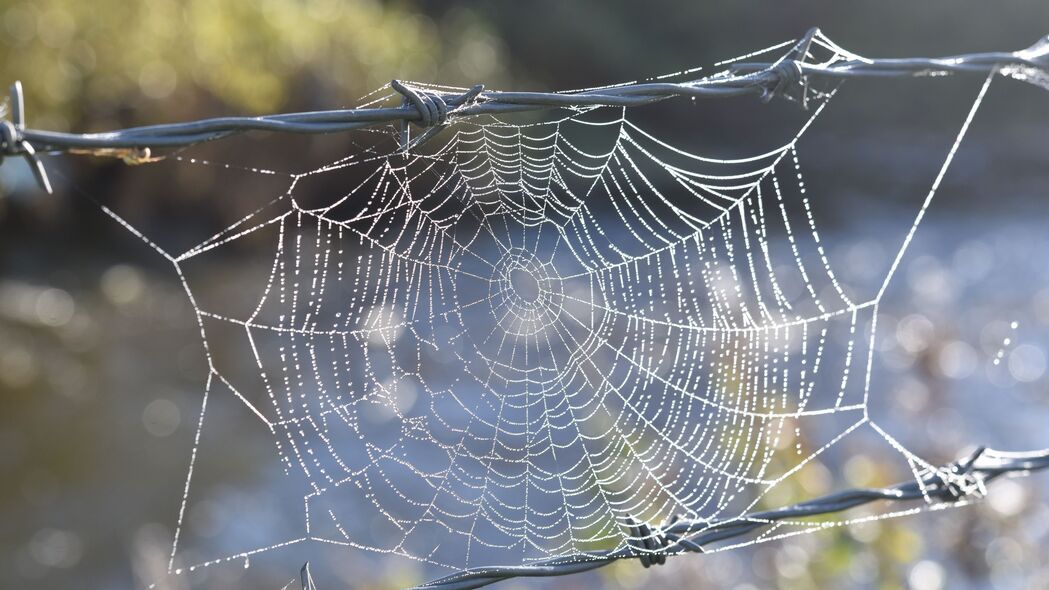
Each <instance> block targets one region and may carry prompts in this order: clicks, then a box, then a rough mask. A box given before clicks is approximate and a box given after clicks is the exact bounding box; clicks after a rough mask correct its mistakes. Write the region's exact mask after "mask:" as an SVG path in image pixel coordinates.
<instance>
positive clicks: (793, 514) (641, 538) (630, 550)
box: [413, 447, 1049, 590]
mask: <svg viewBox="0 0 1049 590" xmlns="http://www.w3.org/2000/svg"><path fill="white" fill-rule="evenodd" d="M1044 469H1049V449H1042V450H1039V451H1030V452H1024V453H1008V452H1002V451H995V450H992V449H987V448H983V447H981V448H978V449H976V450H975V451H974V452H972V453H970V454H969V455H968V456H967V457H965V458H964V459H962V460H959V461H956V462H954V463H951V464H950V465H947V466H945V467H943V468H942V469H939V470H936V471H933V472H930V473H928V474H927V475H925V476H924V477H922V478H921V479H920V480H910V481H906V482H902V483H898V484H896V485H892V486H889V487H885V488H857V489H850V490H845V491H841V492H837V493H834V494H829V495H826V496H822V497H819V498H815V499H812V500H808V501H805V502H800V503H798V504H793V505H791V506H787V507H784V508H777V509H773V510H765V511H761V512H753V513H750V514H745V515H743V516H739V517H736V518H730V519H726V520H719V521H708V520H686V519H681V518H677V517H675V518H674V519H673V520H671V521H670V522H669V523H667V525H666V526H664V527H661V528H654V527H652V526H651V525H648V524H645V523H639V522H637V521H635V520H634V519H633V518H630V517H627V518H626V519H625V526H626V528H627V529H628V530H629V531H630V535H631V537H632V538H631V539H630V540H629V541H628V544H627V546H625V547H621V548H619V549H615V550H607V551H599V552H594V553H588V554H580V555H569V556H561V557H556V558H551V559H546V560H542V561H537V562H534V563H530V564H527V565H519V566H496V567H482V568H474V569H468V570H464V571H462V572H459V573H456V574H452V575H449V576H446V577H443V578H440V579H437V580H433V581H431V582H428V583H426V584H423V585H421V586H417V587H416V588H415V589H413V590H470V589H472V588H480V587H482V586H487V585H489V584H494V583H495V582H500V581H503V580H507V579H510V578H519V577H548V576H564V575H569V574H575V573H580V572H585V571H589V570H593V569H597V568H600V567H604V566H606V565H609V564H611V563H612V562H615V561H618V560H621V559H637V560H639V561H640V562H641V564H642V565H643V566H644V567H650V566H652V565H660V564H663V563H665V562H666V558H667V556H670V555H678V554H682V553H702V552H703V551H704V547H706V546H708V545H711V544H714V543H718V542H721V541H726V540H728V539H734V538H738V537H744V536H746V535H748V534H750V533H753V532H755V531H758V530H760V529H764V528H767V527H770V526H773V525H775V524H776V523H777V522H780V521H784V520H791V519H799V518H801V519H803V518H810V517H813V516H820V515H825V514H833V513H837V512H842V511H845V510H849V509H852V508H855V507H857V506H861V505H864V504H870V503H873V502H878V501H888V502H893V503H904V502H915V501H919V500H924V501H925V502H927V503H933V504H935V503H939V504H944V505H950V504H956V503H959V502H963V501H967V500H970V499H977V498H981V497H983V496H984V495H985V494H986V493H987V484H988V483H990V482H991V481H993V480H995V479H997V478H999V477H1002V476H1023V475H1028V474H1030V473H1031V472H1034V471H1040V470H1044Z"/></svg>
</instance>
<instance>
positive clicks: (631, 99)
mask: <svg viewBox="0 0 1049 590" xmlns="http://www.w3.org/2000/svg"><path fill="white" fill-rule="evenodd" d="M817 34H819V30H818V29H816V28H813V29H810V30H809V31H808V32H807V33H806V34H805V35H804V36H803V37H802V38H801V40H800V41H799V42H798V43H797V44H795V46H794V48H793V49H792V50H791V51H790V52H789V53H788V54H787V55H786V56H784V58H783V59H780V60H778V61H777V62H775V63H737V64H733V65H731V66H730V67H729V68H728V72H727V73H728V75H727V76H714V77H705V78H700V79H696V80H691V81H685V82H642V83H635V84H626V85H622V86H614V87H609V88H598V89H594V90H583V91H578V92H564V93H558V92H493V91H487V92H486V91H484V87H483V86H481V85H477V86H474V87H473V88H471V89H469V90H468V91H467V92H465V93H463V94H445V93H440V92H431V91H420V90H418V89H413V88H412V87H410V86H408V85H406V84H403V83H401V82H399V81H396V80H395V81H394V82H392V83H391V87H392V88H393V89H394V90H395V91H396V92H397V93H399V94H401V95H402V97H403V101H402V104H401V105H400V106H397V107H372V108H359V109H340V110H330V111H311V112H302V113H282V114H276V115H267V116H261V117H219V118H214V119H203V120H199V121H192V122H187V123H174V124H169V125H150V126H146V127H132V128H128V129H120V130H116V131H109V132H105V133H83V134H79V133H60V132H55V131H41V130H36V129H28V128H25V126H24V121H23V117H22V114H23V112H22V107H21V104H22V90H21V85H20V84H18V83H15V85H14V86H13V87H12V102H13V103H15V104H16V108H15V112H14V117H13V121H11V122H9V124H7V123H5V124H4V125H3V126H2V127H0V129H2V130H3V134H2V137H0V142H2V145H0V152H2V153H3V154H5V155H21V156H24V157H25V158H26V159H27V161H29V163H30V165H31V167H32V168H33V170H34V174H36V177H37V180H38V182H39V183H40V185H41V187H42V188H43V189H44V190H45V191H47V192H50V191H51V189H50V183H49V182H48V180H47V175H46V173H45V171H44V168H43V165H42V164H40V161H39V159H37V158H36V155H35V154H36V153H38V152H41V151H45V152H67V153H90V154H94V155H103V156H112V155H114V154H117V155H120V156H121V157H123V154H125V153H128V152H125V151H123V150H126V149H131V150H139V152H144V150H146V149H150V150H157V149H162V148H173V147H185V146H189V145H194V144H197V143H202V142H206V141H213V140H216V139H221V138H224V137H229V136H231V135H237V134H241V133H245V132H248V131H256V130H261V131H278V132H284V133H336V132H343V131H349V130H352V129H360V128H362V127H372V126H376V125H383V124H390V123H398V122H399V123H400V124H401V138H402V143H401V148H400V149H401V151H402V152H407V151H410V150H411V149H414V148H416V147H418V146H420V145H421V144H422V143H424V142H425V141H427V140H429V139H430V138H432V137H433V136H434V135H436V134H437V133H438V132H439V131H440V130H441V129H442V128H444V127H445V126H447V124H449V123H450V120H451V119H452V118H453V116H454V117H472V116H477V115H498V114H503V113H512V112H521V111H536V110H544V109H555V108H581V107H593V106H640V105H645V104H650V103H653V102H658V101H661V100H666V99H668V98H672V97H678V96H687V97H693V98H727V97H733V96H742V95H748V94H756V95H758V96H760V97H762V98H763V99H765V100H771V99H772V98H774V97H776V96H782V97H787V98H790V99H792V100H796V101H797V102H799V103H800V104H801V106H802V107H805V106H807V95H808V92H809V84H810V82H811V81H812V80H814V79H844V78H855V77H916V76H928V75H931V74H934V73H974V72H976V73H979V72H982V73H988V72H991V71H995V70H997V69H999V68H1001V67H1005V66H1012V67H1028V68H1034V69H1037V70H1039V71H1044V72H1046V73H1049V37H1046V38H1044V39H1042V40H1040V41H1039V43H1036V44H1035V45H1033V46H1031V47H1030V48H1028V49H1025V50H1021V51H1015V52H992V53H973V54H966V55H958V56H953V57H946V58H939V59H932V58H902V59H858V58H857V59H850V60H843V61H837V62H834V63H832V64H830V65H825V66H823V65H817V64H811V63H807V62H806V61H805V57H806V54H807V52H808V49H809V46H810V44H811V42H812V40H813V38H814V37H815V36H816V35H817ZM799 87H800V89H801V91H800V93H796V92H795V90H796V89H798V88H799ZM793 94H800V95H799V96H797V97H794V96H793ZM408 123H416V124H417V125H419V126H421V127H423V128H424V129H425V131H424V132H423V133H422V134H420V135H419V136H418V137H416V138H415V139H414V140H410V141H409V137H408V135H409V134H408V127H407V125H408ZM139 152H131V153H139ZM136 161H138V160H136Z"/></svg>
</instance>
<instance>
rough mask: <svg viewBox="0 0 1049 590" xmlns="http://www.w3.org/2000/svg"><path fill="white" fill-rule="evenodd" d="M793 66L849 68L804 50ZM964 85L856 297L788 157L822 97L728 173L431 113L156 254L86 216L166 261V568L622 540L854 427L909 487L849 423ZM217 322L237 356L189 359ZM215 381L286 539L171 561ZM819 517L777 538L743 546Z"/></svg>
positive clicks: (601, 139)
mask: <svg viewBox="0 0 1049 590" xmlns="http://www.w3.org/2000/svg"><path fill="white" fill-rule="evenodd" d="M790 46H791V43H789V42H788V43H784V44H780V45H777V46H774V47H771V48H768V49H765V50H762V51H759V52H755V53H752V54H749V55H747V56H742V57H741V58H737V59H743V58H750V57H754V56H761V55H766V54H770V53H772V54H774V55H782V54H783V52H784V51H785V50H786V49H788V48H790ZM805 58H806V60H807V61H809V62H810V63H822V64H828V63H831V62H834V61H837V60H842V59H857V58H858V56H855V55H853V54H850V53H848V52H846V51H844V50H842V49H841V48H839V47H838V46H837V45H835V44H833V43H832V42H831V41H830V40H828V39H827V38H825V37H822V36H821V35H820V36H817V37H816V38H815V40H814V44H813V47H812V49H811V51H810V52H809V53H808V54H807V55H806V56H805ZM733 61H736V60H728V61H725V62H720V63H718V64H715V66H714V68H713V69H711V70H710V72H711V73H710V74H709V76H708V78H719V77H726V76H729V74H728V73H727V72H726V71H725V70H724V66H726V65H727V64H729V63H731V62H733ZM700 70H701V69H699V68H696V69H692V70H687V71H684V72H679V73H677V74H672V75H668V76H661V77H659V78H658V79H671V80H672V79H687V78H686V76H690V77H692V78H694V76H695V75H696V72H697V71H700ZM701 73H702V72H701ZM990 81H991V77H989V78H988V79H987V81H986V82H985V84H984V85H983V87H982V88H981V90H980V92H979V95H978V96H977V97H976V99H975V101H974V102H973V104H972V107H971V109H970V111H969V113H968V116H967V117H966V118H965V119H964V122H963V124H962V126H961V129H960V131H959V132H958V134H957V137H956V138H955V141H954V144H953V145H952V146H951V148H950V151H949V153H948V156H947V158H946V160H945V161H944V162H943V165H942V167H941V169H940V171H939V174H938V175H937V176H936V179H935V181H934V183H933V184H932V186H931V188H930V189H929V191H928V194H927V195H926V198H925V201H924V203H923V205H922V207H921V210H920V212H919V213H918V215H917V217H916V218H915V220H914V222H913V225H912V226H911V227H910V230H909V232H908V233H907V234H906V237H905V240H904V241H903V243H902V245H901V247H900V248H899V251H898V253H897V254H896V256H895V259H894V261H893V263H892V266H891V268H890V269H889V270H888V273H887V274H886V276H885V277H884V282H883V283H882V285H881V288H880V289H879V290H878V291H877V293H876V294H875V295H874V296H873V297H871V298H863V299H862V300H857V299H856V298H855V297H854V295H853V294H852V293H850V290H849V289H848V288H847V287H844V286H843V285H842V284H841V283H840V282H839V281H838V280H837V278H836V276H835V273H834V270H833V267H832V264H831V262H830V260H829V258H828V256H827V253H826V251H825V249H824V244H823V242H821V238H820V233H819V230H818V227H817V223H816V219H815V217H814V215H813V211H812V206H811V204H810V196H809V193H808V192H807V188H806V182H805V172H804V170H805V166H804V165H803V159H802V157H801V156H800V155H799V150H798V143H799V140H800V138H801V137H802V136H803V135H804V134H805V132H806V131H807V130H808V129H809V128H810V126H811V125H813V124H814V123H815V122H816V121H817V119H818V118H819V117H820V115H821V114H822V113H823V111H824V109H825V107H826V106H827V105H828V104H829V103H830V102H831V100H833V92H825V93H815V94H814V96H812V97H811V99H810V103H811V112H810V115H809V116H808V118H807V119H806V120H805V121H803V122H802V124H801V125H800V127H799V128H797V130H796V133H795V134H794V135H793V136H792V137H790V138H789V139H788V140H787V141H786V142H784V143H782V144H781V145H779V146H778V147H775V148H774V149H771V150H769V151H767V152H766V153H761V154H756V155H751V156H748V157H741V158H736V159H724V158H714V157H709V156H706V155H702V154H696V153H690V152H689V151H686V150H684V149H681V148H679V147H677V146H675V145H674V144H673V143H672V142H671V141H667V140H662V139H660V138H659V137H657V135H656V134H655V133H652V132H649V131H647V130H646V129H645V127H644V126H642V125H640V124H636V123H635V122H633V121H632V119H631V118H630V117H628V114H627V112H626V111H625V110H623V109H619V108H582V109H569V110H562V111H558V112H557V114H556V115H554V116H550V117H545V118H543V119H541V120H531V121H528V122H521V121H519V120H518V121H516V122H514V121H513V120H511V119H509V118H501V117H500V118H496V117H481V118H474V119H470V120H462V121H457V122H456V123H455V124H454V125H453V126H452V127H451V128H450V129H449V130H447V131H445V132H444V133H443V134H442V135H441V136H440V137H439V138H438V139H437V140H435V141H433V142H431V144H429V145H428V146H427V148H426V149H425V150H420V151H417V152H413V153H411V154H403V153H399V152H397V151H396V149H395V147H396V145H395V144H394V143H393V142H392V141H391V139H390V138H389V135H388V132H386V131H383V132H381V133H375V132H372V133H370V134H366V132H360V135H362V136H366V137H368V138H372V139H375V140H376V141H375V142H374V143H372V144H368V145H364V144H362V145H361V146H360V149H358V150H356V151H355V152H354V153H352V154H351V155H349V156H346V157H344V158H342V159H340V160H338V161H335V162H330V163H327V164H325V165H324V166H322V167H320V168H317V169H315V170H311V171H308V172H306V173H301V174H292V175H289V181H290V184H289V187H288V189H287V191H286V192H285V193H283V194H282V195H280V196H278V197H277V198H276V199H274V200H272V201H271V202H269V203H268V204H267V205H265V206H263V207H262V208H260V209H259V210H257V211H255V212H253V213H252V214H250V215H248V216H246V217H245V218H243V219H242V220H240V221H239V222H237V223H236V224H234V225H232V226H230V227H228V228H226V229H225V230H223V231H222V232H220V233H218V234H217V235H214V236H212V237H211V238H209V239H208V240H206V241H204V242H202V243H200V244H198V245H196V246H194V247H192V248H190V249H188V250H186V251H185V252H184V253H183V254H181V255H175V254H169V253H168V252H167V251H166V250H164V249H162V248H161V247H160V246H158V245H156V244H155V243H154V242H152V241H150V240H149V239H148V238H147V237H146V236H145V235H143V234H142V233H140V232H139V231H138V230H136V229H135V228H133V227H132V226H131V225H130V224H129V223H128V222H126V221H124V220H123V219H122V218H121V217H119V216H118V215H117V214H116V213H115V212H113V211H110V210H108V209H107V210H106V211H107V213H109V214H110V215H112V216H113V217H114V218H116V219H117V220H118V221H119V222H120V223H122V224H123V225H124V226H125V227H126V228H127V229H128V230H129V231H131V232H133V233H135V234H136V235H137V236H139V237H140V238H142V239H143V240H145V241H146V242H147V243H149V244H150V245H152V246H153V247H154V248H155V249H156V250H157V251H158V252H160V253H161V254H162V255H164V256H166V257H168V258H169V259H170V260H171V262H172V263H173V264H174V266H175V268H176V270H177V271H178V274H179V276H180V278H181V280H182V282H183V286H184V287H185V289H186V292H187V294H188V295H189V297H190V299H191V301H192V303H193V309H194V311H195V314H196V317H197V320H198V322H199V323H200V328H201V334H202V338H203V343H204V348H205V351H206V354H207V359H208V366H209V367H210V370H209V375H208V378H207V385H206V388H205V394H204V398H203V404H202V407H201V414H200V421H199V425H198V428H197V436H196V443H195V446H194V450H193V454H192V458H191V461H190V467H189V473H188V475H187V477H186V480H185V487H184V494H183V497H182V503H181V508H180V511H179V518H178V528H177V531H176V534H175V542H174V544H173V547H172V551H171V556H170V558H171V561H170V564H169V567H170V569H171V571H172V573H176V574H181V573H183V572H184V571H189V570H193V569H196V568H199V567H203V566H207V565H212V564H217V563H223V562H228V561H232V560H240V559H243V560H245V565H246V564H247V559H248V558H249V557H250V556H253V555H256V554H259V553H265V552H268V551H273V550H276V549H279V548H282V547H286V546H288V545H291V544H297V543H301V542H304V541H317V542H324V543H330V544H335V545H345V546H350V547H356V548H363V549H368V550H373V551H377V552H383V553H392V554H397V555H400V556H402V557H406V558H409V559H414V560H419V561H422V562H426V563H430V564H434V565H437V566H442V567H447V568H450V569H452V570H461V569H464V568H467V567H476V566H482V565H490V564H515V563H527V562H528V561H530V560H534V559H539V558H546V557H551V556H560V555H566V556H567V555H580V556H585V555H586V554H587V553H588V552H592V551H596V550H600V549H609V548H616V547H624V546H633V545H632V541H636V539H632V538H631V537H630V534H631V533H630V528H629V527H628V526H627V523H628V522H630V521H631V519H636V520H640V521H645V522H649V523H654V524H658V523H662V522H665V521H667V520H668V519H670V518H672V517H673V516H674V515H680V516H683V517H687V518H691V519H699V520H708V521H719V520H726V519H732V518H737V517H739V516H740V515H742V514H744V513H746V512H748V511H752V510H753V509H754V507H755V506H758V505H759V503H760V502H761V500H762V498H763V497H764V496H765V494H766V493H767V492H768V491H769V490H771V489H773V488H774V487H775V486H776V485H777V484H779V483H780V482H782V481H784V480H785V479H786V478H788V477H790V476H792V475H794V474H796V473H798V472H799V471H800V470H802V469H803V468H804V467H805V466H806V465H807V464H808V463H809V462H811V461H812V460H813V459H815V458H816V457H818V456H820V455H821V454H823V453H825V452H827V451H828V450H829V449H831V448H832V447H833V446H834V445H835V443H837V442H838V441H840V440H842V439H843V438H844V437H846V436H847V435H848V434H850V433H852V432H853V431H855V430H857V429H859V428H861V427H865V426H866V427H870V428H872V429H874V431H876V432H878V433H879V435H880V436H882V437H883V438H885V439H886V440H887V441H888V442H889V443H890V444H891V445H892V446H893V447H894V448H896V449H897V450H898V451H899V452H901V453H902V454H903V455H904V456H905V457H906V459H907V461H908V463H909V464H910V466H911V469H912V470H913V472H914V475H915V477H916V478H918V479H920V477H921V476H922V475H923V474H925V473H927V472H928V470H930V469H934V467H933V466H932V465H930V464H928V463H926V462H924V461H922V460H921V459H920V458H919V457H917V456H915V455H913V454H912V453H910V452H909V451H907V450H906V449H905V448H903V446H902V445H900V444H899V443H897V442H896V441H895V440H894V439H892V437H891V436H889V435H888V434H887V433H886V432H884V431H883V430H882V429H880V428H879V427H878V426H877V425H876V424H875V423H874V422H873V421H872V420H871V418H870V416H869V414H868V399H869V396H870V374H871V362H872V357H873V354H874V345H873V342H874V336H875V330H876V319H877V312H878V304H879V301H880V300H881V297H882V295H883V294H884V292H885V290H886V288H887V287H888V285H889V282H890V280H891V278H892V276H893V274H894V273H895V271H896V268H897V266H898V264H899V262H900V260H901V259H902V257H903V255H904V252H905V251H906V249H907V247H908V245H909V243H910V241H911V238H912V236H913V235H914V232H915V230H916V229H917V228H918V225H919V224H920V222H921V220H922V217H923V216H924V213H925V210H926V208H927V207H928V206H929V204H930V202H931V200H932V198H933V196H934V194H935V192H936V190H937V188H938V186H939V184H940V181H941V180H942V178H943V176H944V174H945V172H946V170H947V169H948V167H949V165H950V163H951V160H952V158H953V157H954V153H955V151H956V150H957V148H958V145H959V144H960V143H961V141H962V138H963V137H964V135H965V132H966V130H967V128H968V126H969V123H970V121H971V120H972V118H973V115H974V114H975V112H976V110H977V108H978V106H979V105H980V102H981V100H982V98H983V96H984V93H985V92H986V90H987V87H988V86H989V84H990ZM416 86H417V87H418V88H420V89H428V90H441V91H448V92H453V91H456V90H457V89H454V88H447V87H437V86H432V85H424V84H417V85H416ZM391 99H395V96H393V95H390V94H388V93H384V92H381V91H377V92H375V93H373V94H372V95H370V96H368V97H365V99H363V102H362V103H361V106H370V105H374V104H380V103H386V102H388V101H390V100H391ZM179 160H181V161H183V162H186V163H187V164H196V165H214V164H212V163H210V162H204V161H200V160H194V159H191V158H188V157H179ZM248 172H250V173H253V174H260V175H269V176H279V175H280V174H279V173H276V172H273V171H269V170H261V169H249V170H248ZM332 186H339V187H342V188H340V189H339V190H338V191H335V193H332V191H331V189H330V187H332ZM317 187H322V188H320V189H318V188H317ZM246 240H254V241H253V242H251V243H252V244H253V246H252V247H253V248H256V246H255V245H256V244H263V247H264V248H265V249H267V251H268V252H270V254H269V255H268V262H269V264H268V272H267V273H266V276H265V280H263V281H260V282H259V284H258V287H257V289H246V290H243V291H241V292H239V294H238V297H237V301H236V302H228V303H230V305H229V309H226V307H224V305H223V304H222V303H219V302H215V303H214V304H212V303H211V302H204V301H198V299H197V298H196V297H195V294H196V293H197V289H196V285H195V283H194V280H193V278H192V273H191V272H190V271H189V270H187V269H189V268H190V267H191V266H192V265H193V263H194V262H195V261H197V260H198V259H200V258H202V257H207V256H208V255H209V254H211V253H213V252H217V251H221V250H222V249H224V248H228V247H229V246H230V245H233V244H238V243H240V242H244V241H246ZM235 303H236V304H241V305H240V307H239V309H237V306H236V305H234V304H235ZM220 330H232V331H233V332H234V333H236V334H237V338H239V344H236V345H235V347H236V348H237V349H238V350H239V351H241V352H242V353H243V354H242V355H241V356H237V357H235V358H229V359H227V358H224V357H223V355H222V354H220V353H219V352H218V349H217V348H216V347H213V346H212V343H213V341H214V340H215V338H216V336H215V334H216V333H217V332H218V331H220ZM237 359H241V360H243V359H247V362H246V366H247V368H248V369H249V370H248V371H244V370H243V369H244V366H245V363H244V362H240V361H238V360H237ZM238 362H240V364H239V365H238ZM245 372H247V373H249V374H250V375H251V377H243V376H242V375H243V374H244V373H245ZM220 390H221V394H222V395H225V394H227V393H228V394H231V395H232V396H234V397H235V398H236V399H237V400H239V402H240V403H241V404H243V406H244V407H245V408H247V409H248V410H250V412H252V413H253V415H254V416H255V419H257V420H258V421H259V423H261V424H262V425H263V426H264V428H265V429H266V431H267V432H268V434H269V436H270V438H271V440H272V442H273V449H272V452H273V453H274V454H275V455H276V456H277V457H279V460H280V462H281V464H282V467H283V477H285V478H287V479H289V480H293V481H295V482H299V484H298V485H300V486H301V491H302V494H301V496H302V498H303V502H302V503H301V504H299V505H297V506H287V509H288V511H289V512H293V513H294V512H296V511H298V512H301V521H302V534H301V535H297V536H292V537H289V538H287V539H281V540H278V541H276V542H274V543H272V544H266V545H262V546H260V547H258V548H254V549H250V550H246V551H243V552H238V553H236V554H233V555H226V556H222V555H218V556H209V557H208V558H207V559H205V560H198V561H197V562H195V564H194V565H191V566H185V567H176V558H178V557H179V555H180V553H179V551H180V543H181V542H182V541H181V538H180V537H181V536H182V535H183V533H182V531H183V521H184V517H185V514H186V507H187V504H188V503H190V502H191V497H192V493H193V472H194V466H195V464H196V461H197V460H198V446H199V444H200V440H201V431H202V429H203V428H204V424H205V417H206V416H207V413H208V399H209V397H211V396H215V395H219V394H220ZM879 517H880V516H879ZM842 522H845V521H842ZM833 524H840V522H839V523H833V522H820V523H818V525H813V523H811V522H808V523H806V522H784V523H779V524H777V525H775V526H774V527H771V528H770V529H769V532H767V533H766V534H765V535H763V536H762V537H760V538H758V539H750V540H747V541H744V542H743V543H741V544H748V543H751V542H757V541H761V540H767V539H770V538H776V537H778V536H783V535H791V534H798V533H800V532H807V531H810V530H816V529H821V528H826V527H827V526H832V525H833ZM734 546H738V545H734Z"/></svg>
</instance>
